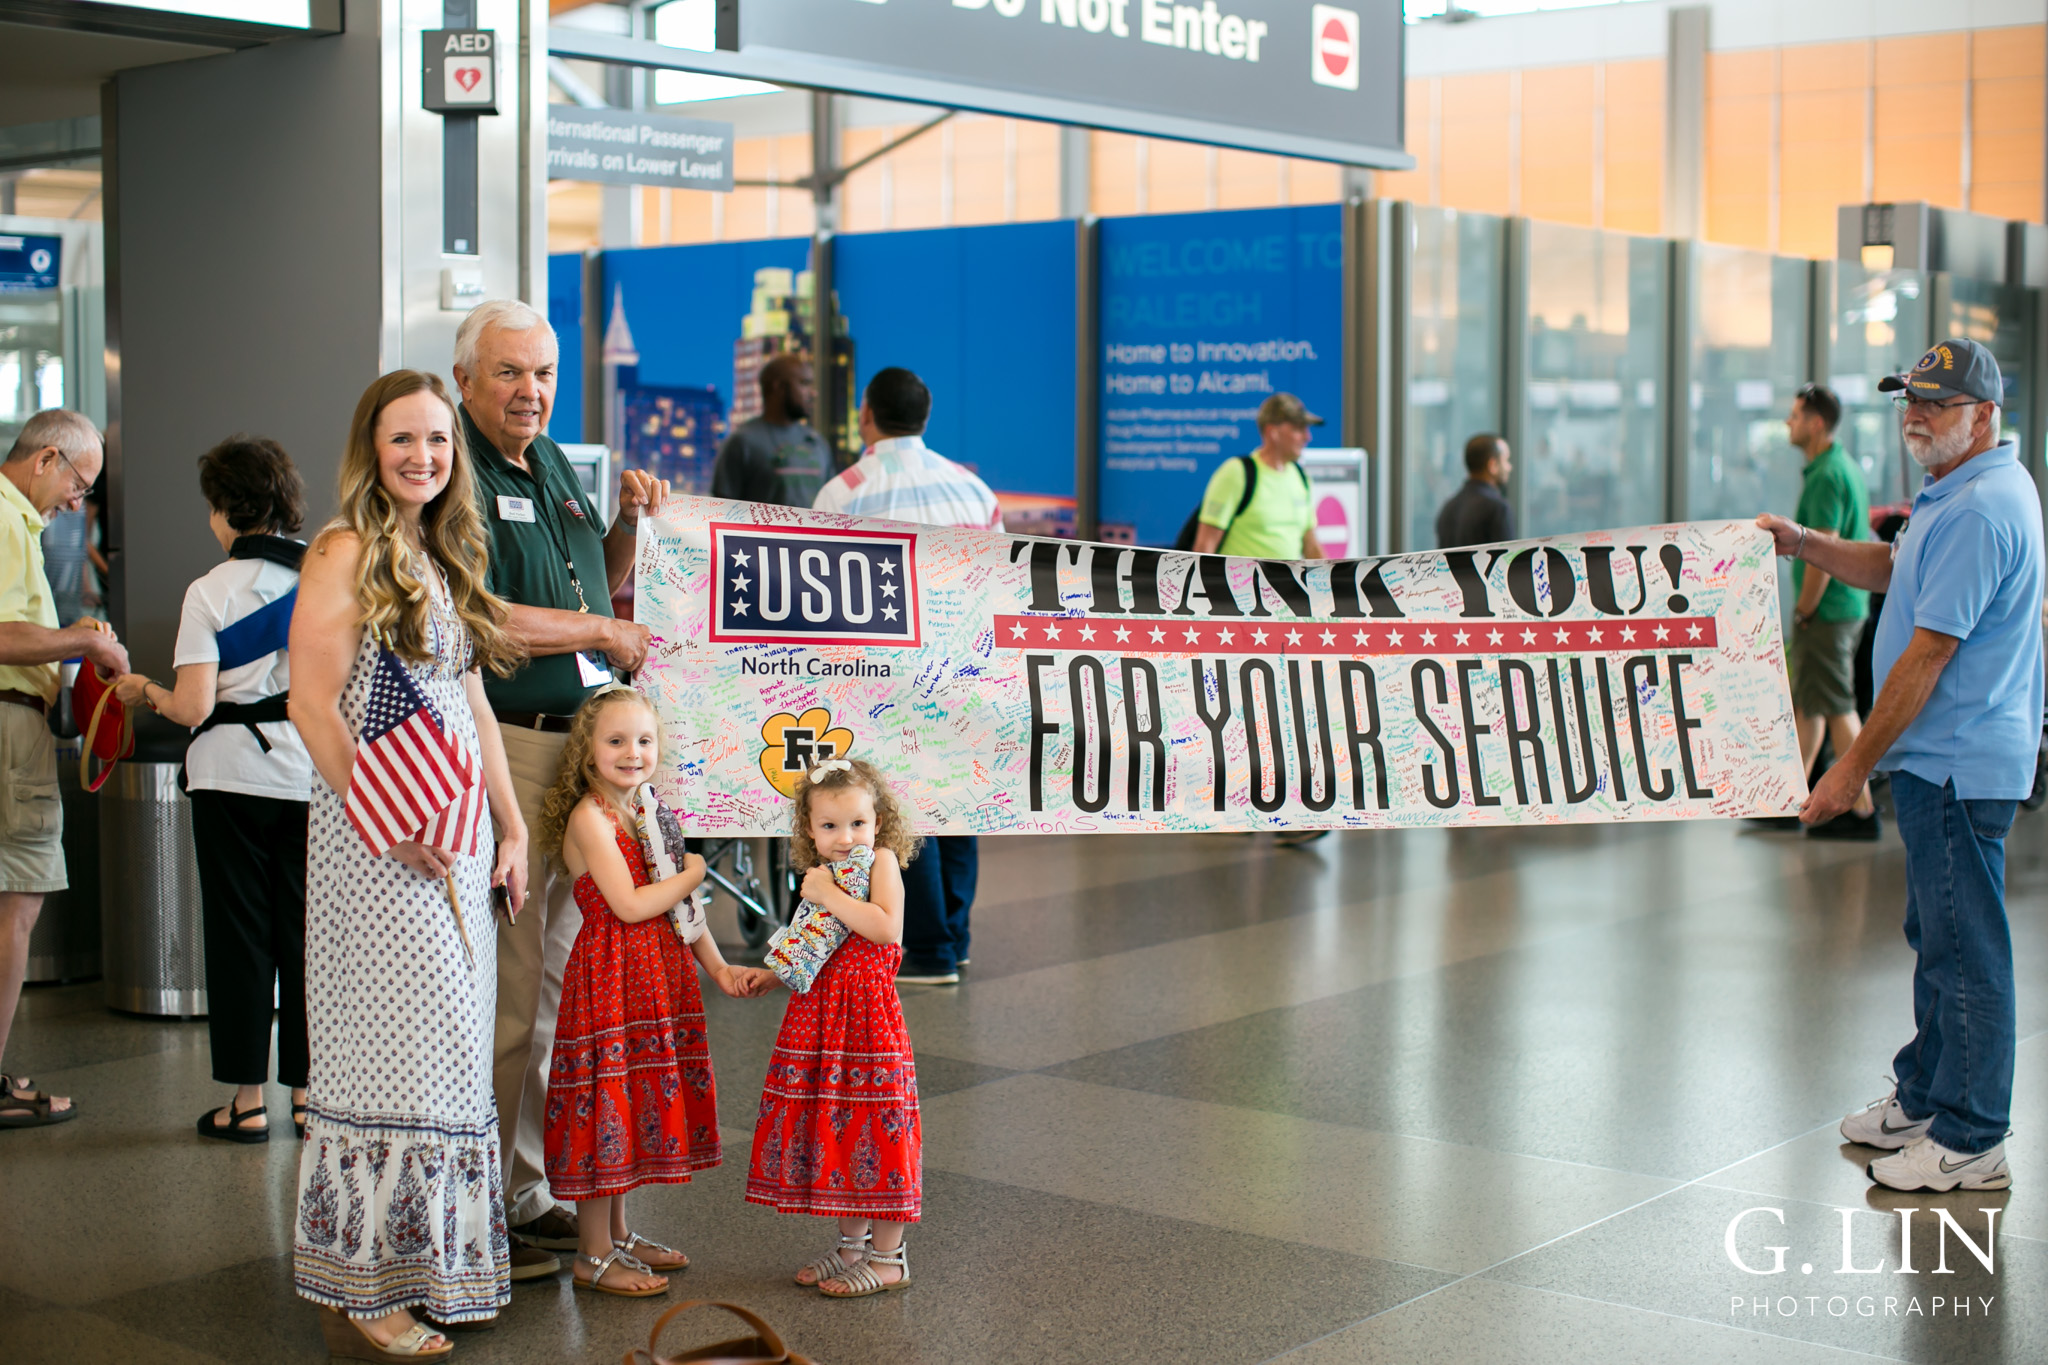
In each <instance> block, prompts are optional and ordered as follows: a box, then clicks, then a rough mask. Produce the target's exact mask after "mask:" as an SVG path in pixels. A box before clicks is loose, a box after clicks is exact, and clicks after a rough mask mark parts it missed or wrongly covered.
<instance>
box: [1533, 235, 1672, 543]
mask: <svg viewBox="0 0 2048 1365" xmlns="http://www.w3.org/2000/svg"><path fill="white" fill-rule="evenodd" d="M1669 252H1670V248H1669V246H1668V244H1666V243H1665V242H1663V241H1660V240H1657V239H1655V238H1649V237H1629V236H1626V235H1623V234H1621V233H1615V232H1597V231H1594V230H1592V229H1589V228H1575V227H1564V226H1561V225H1558V224H1555V223H1531V224H1530V225H1529V269H1528V294H1529V343H1528V396H1527V400H1526V408H1525V412H1526V421H1525V424H1524V428H1523V430H1524V433H1525V434H1524V437H1523V440H1524V444H1525V446H1526V449H1523V450H1518V451H1516V452H1515V468H1516V475H1515V477H1516V479H1517V481H1519V482H1520V483H1521V484H1522V489H1523V503H1522V505H1523V508H1524V519H1523V523H1522V526H1521V528H1520V529H1521V534H1523V535H1525V536H1541V535H1557V534H1561V533H1564V532H1569V531H1592V530H1600V529H1603V528H1609V527H1623V526H1643V525H1648V524H1651V523H1654V522H1659V521H1662V520H1663V519H1664V459H1663V450H1664V440H1663V435H1662V432H1663V421H1664V418H1663V413H1664V394H1663V376H1664V368H1665V367H1664V349H1665V337H1664V333H1665V328H1666V322H1665V314H1666V311H1667V309H1666V299H1665V290H1666V280H1665V277H1666V273H1667V272H1666V263H1667V261H1668V259H1669Z"/></svg>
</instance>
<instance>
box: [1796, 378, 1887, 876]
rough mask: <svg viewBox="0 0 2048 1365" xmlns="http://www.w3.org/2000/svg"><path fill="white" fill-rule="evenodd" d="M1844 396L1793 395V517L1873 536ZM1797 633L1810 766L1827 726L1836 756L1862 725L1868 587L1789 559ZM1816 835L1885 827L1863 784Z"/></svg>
mask: <svg viewBox="0 0 2048 1365" xmlns="http://www.w3.org/2000/svg"><path fill="white" fill-rule="evenodd" d="M1841 420H1842V403H1841V400H1840V399H1838V398H1836V397H1835V395H1834V394H1833V393H1832V392H1830V391H1829V390H1827V389H1825V388H1823V387H1822V386H1820V385H1819V384H1808V385H1807V386H1806V387H1804V388H1802V389H1800V390H1799V392H1798V393H1797V394H1795V395H1794V396H1793V399H1792V412H1791V415H1790V416H1788V417H1787V418H1786V419H1785V430H1786V433H1787V434H1788V435H1789V436H1790V437H1791V439H1792V444H1793V445H1795V446H1797V447H1798V448H1799V449H1800V450H1801V451H1803V452H1804V453H1805V455H1806V468H1805V470H1804V471H1803V473H1802V476H1801V477H1802V480H1803V482H1802V484H1801V486H1800V490H1799V510H1798V511H1797V512H1795V513H1794V514H1793V520H1794V521H1797V522H1798V523H1799V524H1800V525H1801V526H1804V527H1807V528H1810V529H1811V530H1815V531H1827V532H1829V533H1831V534H1833V535H1836V536H1839V537H1841V538H1842V539H1843V540H1868V539H1869V538H1870V500H1869V495H1868V494H1867V493H1866V492H1865V490H1864V485H1863V471H1862V470H1860V469H1858V468H1857V467H1856V466H1855V465H1853V464H1851V463H1850V462H1849V457H1848V455H1847V454H1845V453H1844V452H1843V450H1842V446H1841V443H1840V442H1838V441H1837V440H1835V427H1836V425H1837V424H1839V423H1840V422H1841ZM1792 590H1793V592H1794V593H1795V594H1796V597H1795V600H1794V602H1793V606H1792V634H1791V637H1790V638H1789V639H1788V640H1787V641H1786V642H1785V663H1786V666H1787V668H1788V669H1789V670H1790V672H1791V675H1792V714H1793V720H1794V723H1795V725H1796V726H1797V727H1798V731H1799V761H1800V762H1801V763H1802V764H1803V765H1804V766H1805V768H1806V770H1807V772H1809V773H1811V772H1812V771H1813V759H1814V755H1815V754H1817V753H1819V752H1820V740H1821V735H1822V733H1823V732H1825V733H1826V734H1827V735H1828V736H1829V737H1830V738H1831V739H1833V740H1834V742H1835V753H1836V754H1837V755H1838V756H1839V755H1841V754H1846V753H1848V752H1849V746H1850V744H1852V743H1854V742H1855V739H1856V736H1857V734H1858V733H1859V732H1861V730H1862V729H1863V722H1862V719H1861V718H1860V717H1859V716H1858V715H1857V714H1856V645H1857V643H1858V642H1859V641H1860V640H1861V639H1862V638H1863V620H1864V618H1865V617H1866V616H1868V615H1869V614H1870V594H1869V593H1867V592H1865V591H1864V590H1863V589H1861V588H1852V587H1850V586H1849V585H1848V584H1847V583H1843V582H1841V581H1839V580H1837V579H1833V578H1830V577H1829V576H1828V575H1827V574H1826V573H1825V572H1823V571H1822V570H1820V569H1816V568H1815V567H1814V566H1813V565H1811V564H1806V563H1802V562H1795V563H1794V564H1793V565H1792ZM1806 832H1807V833H1808V834H1810V835H1812V836H1813V837H1815V838H1819V839H1876V838H1877V837H1878V836H1879V835H1880V834H1881V833H1882V832H1883V831H1882V828H1881V826H1880V825H1879V822H1878V817H1877V806H1876V804H1875V803H1874V802H1872V801H1871V799H1870V787H1869V786H1868V785H1867V784H1866V785H1865V786H1864V788H1863V790H1862V791H1860V792H1859V793H1857V796H1856V802H1855V804H1854V805H1853V806H1851V807H1850V809H1849V810H1848V811H1846V812H1845V813H1843V814H1841V815H1838V816H1836V817H1835V818H1834V819H1833V820H1830V821H1828V822H1826V823H1825V824H1820V825H1815V826H1813V827H1812V828H1810V829H1808V830H1807V831H1806Z"/></svg>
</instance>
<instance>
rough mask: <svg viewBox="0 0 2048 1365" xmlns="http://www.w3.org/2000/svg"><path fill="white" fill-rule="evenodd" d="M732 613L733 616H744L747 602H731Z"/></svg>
mask: <svg viewBox="0 0 2048 1365" xmlns="http://www.w3.org/2000/svg"><path fill="white" fill-rule="evenodd" d="M732 614H733V615H734V616H745V615H746V614H747V604H746V603H744V602H735V603H733V604H732Z"/></svg>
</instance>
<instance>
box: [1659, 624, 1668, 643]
mask: <svg viewBox="0 0 2048 1365" xmlns="http://www.w3.org/2000/svg"><path fill="white" fill-rule="evenodd" d="M1657 638H1658V639H1660V640H1668V639H1670V638H1671V632H1670V631H1668V630H1666V629H1665V628H1664V627H1662V626H1659V627H1657Z"/></svg>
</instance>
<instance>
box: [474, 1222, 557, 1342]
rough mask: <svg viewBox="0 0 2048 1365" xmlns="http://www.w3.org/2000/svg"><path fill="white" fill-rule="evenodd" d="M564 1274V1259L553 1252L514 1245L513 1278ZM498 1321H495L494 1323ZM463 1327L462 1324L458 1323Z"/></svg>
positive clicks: (524, 1278)
mask: <svg viewBox="0 0 2048 1365" xmlns="http://www.w3.org/2000/svg"><path fill="white" fill-rule="evenodd" d="M561 1273H562V1258H561V1257H559V1256H557V1255H555V1253H554V1252H552V1251H542V1250H541V1249H540V1248H539V1247H530V1246H521V1245H520V1244H519V1243H517V1242H514V1243H513V1244H512V1278H513V1280H514V1281H518V1280H545V1279H548V1278H550V1277H552V1276H555V1275H559V1274H561ZM495 1321H496V1320H495V1319H493V1322H495ZM456 1326H458V1327H461V1326H462V1324H460V1323H457V1324H456Z"/></svg>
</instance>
